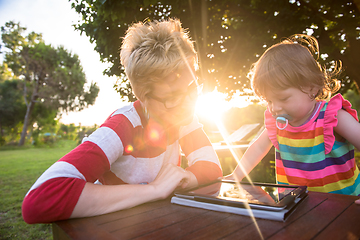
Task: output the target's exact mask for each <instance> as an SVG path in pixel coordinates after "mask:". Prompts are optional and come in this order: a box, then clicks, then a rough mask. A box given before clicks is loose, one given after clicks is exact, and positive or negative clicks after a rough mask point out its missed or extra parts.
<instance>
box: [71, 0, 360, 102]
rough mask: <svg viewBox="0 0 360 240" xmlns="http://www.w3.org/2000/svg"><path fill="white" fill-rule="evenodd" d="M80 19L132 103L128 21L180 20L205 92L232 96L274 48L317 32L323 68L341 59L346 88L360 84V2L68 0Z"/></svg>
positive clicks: (345, 0) (247, 81) (332, 65)
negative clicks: (125, 43)
mask: <svg viewBox="0 0 360 240" xmlns="http://www.w3.org/2000/svg"><path fill="white" fill-rule="evenodd" d="M69 1H70V2H72V3H71V4H72V8H74V9H75V11H76V12H78V13H79V14H81V15H82V19H83V20H82V21H81V22H80V23H79V24H77V25H76V26H75V27H76V29H78V30H80V31H81V33H83V32H84V33H86V35H87V36H89V38H90V41H91V42H95V44H96V47H95V50H96V51H97V52H99V54H100V58H101V60H102V61H104V62H109V63H110V67H109V68H108V69H105V70H104V74H107V75H110V76H111V75H116V76H119V82H118V85H117V90H118V91H119V92H120V94H121V96H122V97H123V98H126V97H127V98H128V99H129V100H131V99H133V96H132V94H131V89H130V85H129V82H128V80H127V79H126V77H125V74H124V69H123V68H121V67H120V61H119V46H120V45H121V37H122V36H124V33H125V31H126V29H127V28H128V26H129V24H131V23H133V22H138V21H144V20H145V21H149V20H153V19H163V18H167V17H177V18H179V19H181V21H182V23H183V26H184V27H185V28H188V29H189V31H190V33H191V35H192V37H193V39H194V40H195V44H196V48H197V50H198V53H199V59H200V70H201V72H200V77H201V78H202V79H204V80H205V82H206V86H207V90H210V91H211V90H212V89H214V87H215V86H216V87H217V88H218V91H220V92H225V93H229V95H230V96H231V95H232V94H233V93H235V91H236V90H240V91H241V90H243V89H245V88H249V87H250V86H249V80H248V79H247V77H246V76H247V73H248V71H249V69H250V66H251V64H252V63H254V62H255V61H256V60H257V59H258V57H259V56H260V55H261V54H262V53H263V52H264V51H265V49H266V48H268V47H269V46H271V45H273V44H275V43H278V42H279V41H280V40H281V39H283V38H285V37H289V36H291V35H293V34H297V33H308V34H312V35H314V36H315V37H316V38H317V39H318V40H319V44H320V56H321V57H320V58H319V61H320V63H321V64H322V65H325V66H326V68H327V69H328V70H329V71H331V70H333V68H334V66H335V63H336V61H337V60H341V61H342V63H343V66H344V72H343V74H342V75H341V79H342V84H343V90H342V91H346V90H347V89H348V88H350V87H353V88H357V90H358V87H359V85H360V77H359V74H358V73H357V72H358V69H360V62H359V61H357V58H358V56H359V55H360V36H359V33H360V12H359V7H360V3H359V1H358V0H338V1H327V0H317V1H311V0H289V1H283V0H271V1H269V0H211V1H210V0H190V1H181V0H133V1H124V0H122V1H110V0H92V1H88V0H69Z"/></svg>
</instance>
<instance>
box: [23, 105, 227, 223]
mask: <svg viewBox="0 0 360 240" xmlns="http://www.w3.org/2000/svg"><path fill="white" fill-rule="evenodd" d="M180 147H181V150H182V151H183V152H184V154H185V156H186V158H187V159H188V165H189V167H188V168H187V170H189V171H191V172H192V173H193V174H194V175H195V176H196V178H197V181H198V183H199V184H204V183H207V182H210V181H213V180H215V179H217V178H218V177H222V171H221V167H220V163H219V160H218V158H217V156H216V153H215V151H214V149H213V148H212V145H211V143H210V141H209V139H208V138H207V136H206V135H205V133H204V131H203V130H202V126H201V124H200V123H199V122H198V120H197V118H196V117H195V118H194V120H193V121H192V123H190V124H189V125H187V126H183V127H180V129H177V130H172V131H164V129H163V128H162V127H161V126H160V125H159V124H157V123H156V122H154V121H151V119H150V120H149V121H147V120H146V118H145V117H144V115H143V111H142V108H141V105H140V102H139V101H136V102H134V103H131V104H130V105H128V106H126V107H123V108H120V109H118V110H117V111H115V112H114V113H113V114H112V115H111V116H110V117H109V118H108V119H107V120H106V121H105V123H104V124H102V125H101V126H100V128H99V129H97V130H96V131H95V132H93V133H92V134H91V135H90V136H89V137H87V138H84V139H83V142H82V143H81V144H80V145H79V146H78V147H76V148H75V149H73V150H72V151H71V152H70V153H68V154H67V155H65V156H64V157H62V158H61V159H60V160H59V161H57V162H56V163H54V164H53V165H52V166H51V167H50V168H49V169H47V170H46V171H45V172H44V173H43V174H42V175H41V176H40V177H39V179H38V180H37V181H36V182H35V184H34V185H33V186H32V187H31V189H30V190H29V192H28V193H27V195H26V196H25V198H24V201H23V205H22V212H23V218H24V220H25V221H26V222H27V223H46V222H53V221H57V220H62V219H68V218H69V217H70V215H71V214H72V211H73V209H74V207H75V205H76V203H77V201H78V199H79V197H80V194H81V192H82V190H83V188H84V185H85V183H86V182H96V183H101V184H124V183H128V184H139V183H149V182H152V181H153V180H154V179H155V178H156V176H157V174H158V173H159V171H160V169H161V167H162V166H163V165H164V164H165V163H173V164H176V165H180V160H181V155H180Z"/></svg>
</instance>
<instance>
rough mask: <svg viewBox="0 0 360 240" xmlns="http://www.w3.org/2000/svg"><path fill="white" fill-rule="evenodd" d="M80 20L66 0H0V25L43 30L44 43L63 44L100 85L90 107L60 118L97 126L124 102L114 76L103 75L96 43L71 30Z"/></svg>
mask: <svg viewBox="0 0 360 240" xmlns="http://www.w3.org/2000/svg"><path fill="white" fill-rule="evenodd" d="M79 19H81V16H80V15H79V14H78V13H76V11H75V10H74V9H71V3H70V2H69V1H68V0H0V26H4V25H5V23H6V22H8V21H14V22H20V25H21V26H23V27H26V28H27V33H30V32H31V31H34V32H36V33H42V34H43V39H44V41H45V43H46V44H51V45H52V46H53V47H58V46H60V45H62V46H64V47H65V49H67V50H68V51H71V52H72V53H74V54H77V55H78V56H79V58H80V61H81V64H82V66H83V69H84V72H85V74H86V78H87V82H89V83H90V82H96V83H97V85H98V86H99V87H100V92H99V95H98V97H97V99H96V102H95V104H94V105H93V106H90V107H88V108H86V109H85V110H83V111H81V112H71V113H69V114H65V113H64V114H63V116H62V119H61V120H60V121H61V122H62V123H65V124H70V123H74V124H75V125H79V124H81V125H82V126H92V125H94V124H97V125H100V124H102V123H103V122H104V120H105V119H106V118H107V117H108V116H109V115H110V114H111V113H112V112H113V111H115V110H116V109H118V108H119V107H121V106H124V105H125V104H127V103H124V102H122V100H121V99H120V95H119V94H118V93H117V92H116V91H115V90H114V89H113V84H114V83H115V81H116V78H115V77H111V78H110V77H107V76H104V75H103V74H102V71H103V70H104V69H105V68H106V66H107V65H106V64H105V63H101V61H100V56H99V54H98V53H97V52H96V51H95V50H94V46H95V44H91V43H90V41H89V38H88V37H87V36H86V35H85V34H83V35H82V36H81V35H80V32H79V31H75V30H74V27H73V26H72V25H73V24H76V23H77V21H78V20H79ZM119 37H120V36H119ZM1 59H2V58H1Z"/></svg>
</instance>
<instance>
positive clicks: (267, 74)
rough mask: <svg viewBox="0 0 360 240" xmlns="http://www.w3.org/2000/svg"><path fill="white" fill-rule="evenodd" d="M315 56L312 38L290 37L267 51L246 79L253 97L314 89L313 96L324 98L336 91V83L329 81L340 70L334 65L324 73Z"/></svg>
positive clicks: (339, 67) (315, 49)
mask: <svg viewBox="0 0 360 240" xmlns="http://www.w3.org/2000/svg"><path fill="white" fill-rule="evenodd" d="M314 55H316V56H317V58H318V56H319V45H318V42H317V40H316V39H315V38H314V37H312V36H307V35H293V36H291V37H290V38H288V39H286V40H283V41H281V42H280V43H278V44H275V45H273V46H271V47H270V48H268V49H267V50H266V51H265V53H264V54H263V55H262V56H261V57H260V58H259V60H258V61H257V62H256V63H254V64H253V66H252V68H251V70H250V73H249V75H248V76H249V78H250V80H251V85H252V88H253V90H254V92H255V94H256V95H257V96H259V97H260V98H262V99H265V98H266V97H265V91H266V90H267V89H270V90H277V89H281V90H283V89H287V88H289V87H294V88H298V89H300V90H302V91H304V89H305V88H306V87H311V88H318V89H319V91H318V93H317V94H316V96H314V97H315V98H318V99H326V98H329V97H330V96H331V94H332V93H335V92H336V91H338V90H339V89H340V82H339V81H338V80H336V79H335V78H333V77H334V76H336V75H337V74H338V73H339V72H340V70H341V62H339V63H340V65H339V66H335V70H334V71H332V73H329V72H328V71H326V69H325V68H322V67H321V65H320V64H319V63H318V62H317V60H316V59H315V58H314Z"/></svg>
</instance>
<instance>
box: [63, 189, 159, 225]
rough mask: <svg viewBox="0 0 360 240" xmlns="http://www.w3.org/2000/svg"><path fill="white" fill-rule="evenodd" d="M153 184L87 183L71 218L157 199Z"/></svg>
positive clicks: (116, 209) (106, 211)
mask: <svg viewBox="0 0 360 240" xmlns="http://www.w3.org/2000/svg"><path fill="white" fill-rule="evenodd" d="M157 198H158V197H157V193H156V192H155V188H154V187H153V186H152V185H151V184H123V185H97V184H93V183H86V184H85V187H84V189H83V191H82V193H81V195H80V197H79V200H78V202H77V204H76V206H75V208H74V210H73V213H72V214H71V217H70V218H78V217H89V216H95V215H101V214H105V213H110V212H114V211H118V210H122V209H126V208H130V207H134V206H136V205H139V204H142V203H145V202H149V201H153V200H156V199H157Z"/></svg>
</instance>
